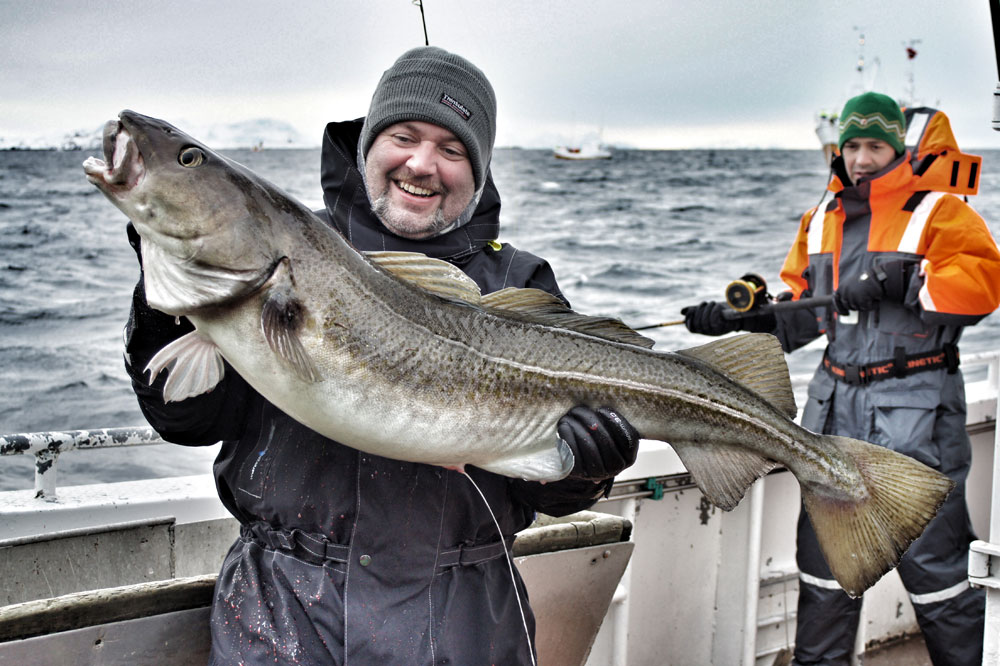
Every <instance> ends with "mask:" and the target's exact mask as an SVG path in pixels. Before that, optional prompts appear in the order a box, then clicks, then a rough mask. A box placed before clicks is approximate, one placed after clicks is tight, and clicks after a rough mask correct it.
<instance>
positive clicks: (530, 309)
mask: <svg viewBox="0 0 1000 666" xmlns="http://www.w3.org/2000/svg"><path fill="white" fill-rule="evenodd" d="M482 306H483V307H484V308H489V309H492V310H497V311H500V312H503V313H506V314H514V315H515V316H521V317H523V318H525V319H528V320H529V321H532V322H535V323H539V324H544V325H546V326H557V327H559V328H565V329H568V330H570V331H576V332H577V333H584V334H586V335H592V336H594V337H597V338H602V339H604V340H610V341H611V342H621V343H623V344H628V345H638V346H640V347H645V348H647V349H649V348H651V347H652V346H653V342H654V341H653V340H652V339H650V338H647V337H646V336H644V335H641V334H639V333H636V332H635V331H634V330H632V329H631V328H629V327H628V326H627V325H626V324H625V323H623V322H622V321H621V320H620V319H615V318H613V317H594V316H590V315H582V314H580V313H578V312H575V311H573V310H571V309H570V308H569V307H567V306H566V304H565V303H563V302H562V300H560V299H559V298H558V297H556V296H553V295H552V294H550V293H548V292H547V291H542V290H541V289H531V288H528V289H524V288H518V287H507V288H506V289H501V290H499V291H494V292H492V293H489V294H486V295H485V296H483V298H482Z"/></svg>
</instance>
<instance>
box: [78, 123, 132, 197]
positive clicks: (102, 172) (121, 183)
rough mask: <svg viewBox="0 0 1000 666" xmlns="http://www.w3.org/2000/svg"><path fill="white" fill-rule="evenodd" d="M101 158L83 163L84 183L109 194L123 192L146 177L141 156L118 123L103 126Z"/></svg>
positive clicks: (130, 136) (129, 136) (130, 138)
mask: <svg viewBox="0 0 1000 666" xmlns="http://www.w3.org/2000/svg"><path fill="white" fill-rule="evenodd" d="M103 143H104V159H103V160H102V159H100V158H98V157H88V158H87V159H86V161H84V163H83V170H84V172H85V173H86V174H87V180H89V181H90V182H91V183H93V184H94V185H96V186H98V187H99V188H101V189H102V190H104V191H105V192H109V193H119V194H121V193H126V192H128V191H129V190H131V189H132V188H133V187H135V186H136V185H138V184H139V182H140V181H141V180H142V178H143V176H144V175H145V174H146V166H145V163H144V162H143V159H142V153H140V152H139V147H138V146H137V145H136V143H135V140H134V139H133V138H132V135H131V134H129V132H128V129H126V128H125V125H123V124H122V122H121V121H120V120H109V121H108V122H107V124H106V125H105V126H104V142H103Z"/></svg>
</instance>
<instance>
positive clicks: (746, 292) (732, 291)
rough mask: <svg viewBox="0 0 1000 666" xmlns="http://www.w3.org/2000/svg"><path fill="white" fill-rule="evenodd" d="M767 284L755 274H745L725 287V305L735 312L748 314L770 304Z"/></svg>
mask: <svg viewBox="0 0 1000 666" xmlns="http://www.w3.org/2000/svg"><path fill="white" fill-rule="evenodd" d="M770 300H771V295H770V294H768V293H767V283H766V282H764V278H762V277H761V276H759V275H757V274H756V273H747V274H746V275H744V276H743V277H741V278H740V279H739V280H733V281H732V282H730V283H729V285H728V286H727V287H726V303H727V304H728V305H729V307H731V308H732V309H733V310H735V311H736V312H750V311H751V310H756V309H757V308H759V307H761V306H762V305H764V304H766V303H768V302H770Z"/></svg>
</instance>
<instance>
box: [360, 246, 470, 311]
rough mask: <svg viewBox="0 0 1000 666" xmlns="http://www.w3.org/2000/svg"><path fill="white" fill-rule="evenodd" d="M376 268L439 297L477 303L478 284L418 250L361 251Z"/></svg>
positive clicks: (445, 263)
mask: <svg viewBox="0 0 1000 666" xmlns="http://www.w3.org/2000/svg"><path fill="white" fill-rule="evenodd" d="M362 254H364V255H365V256H366V257H368V259H369V260H371V262H372V263H373V264H375V265H376V266H378V267H379V268H381V269H383V270H385V271H387V272H388V273H391V274H392V275H394V276H396V277H397V278H399V279H400V280H403V281H404V282H409V283H410V284H413V285H416V286H418V287H420V288H421V289H423V290H424V291H428V292H430V293H432V294H434V295H436V296H440V297H441V298H447V299H448V300H452V301H461V302H463V303H471V304H472V305H479V293H480V292H479V285H477V284H476V282H475V281H474V280H473V279H472V278H470V277H469V276H468V275H466V274H465V273H463V272H462V270H461V269H460V268H458V267H457V266H454V265H452V264H449V263H448V262H447V261H442V260H441V259H432V258H431V257H428V256H427V255H425V254H420V253H419V252H392V251H373V252H363V253H362Z"/></svg>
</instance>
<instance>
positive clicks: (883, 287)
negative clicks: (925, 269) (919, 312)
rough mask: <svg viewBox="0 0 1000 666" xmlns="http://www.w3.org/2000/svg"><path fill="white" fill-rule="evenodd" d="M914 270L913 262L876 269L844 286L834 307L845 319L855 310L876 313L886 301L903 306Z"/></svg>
mask: <svg viewBox="0 0 1000 666" xmlns="http://www.w3.org/2000/svg"><path fill="white" fill-rule="evenodd" d="M915 267H916V264H915V263H914V262H912V261H904V260H902V259H894V260H893V261H887V262H885V263H884V264H880V265H876V266H874V267H873V268H872V271H871V273H862V274H861V275H859V276H858V277H856V278H854V279H852V280H847V281H845V282H842V283H841V284H840V286H838V287H837V291H835V292H834V293H833V306H834V307H835V308H836V309H837V312H839V313H840V314H842V315H846V314H847V313H848V312H850V311H852V310H856V311H858V312H862V311H865V310H873V309H875V306H876V304H877V303H878V302H879V301H883V300H885V301H893V302H896V303H902V302H903V300H904V299H905V298H906V292H907V290H908V288H909V285H910V276H911V275H912V271H913V270H914V268H915Z"/></svg>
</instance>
